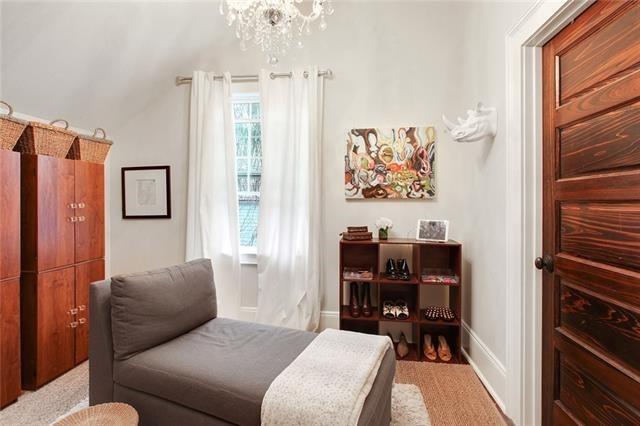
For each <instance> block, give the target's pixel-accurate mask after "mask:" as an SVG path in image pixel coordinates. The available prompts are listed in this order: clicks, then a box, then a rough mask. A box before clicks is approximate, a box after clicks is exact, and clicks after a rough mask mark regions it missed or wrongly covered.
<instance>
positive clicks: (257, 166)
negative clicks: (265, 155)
mask: <svg viewBox="0 0 640 426" xmlns="http://www.w3.org/2000/svg"><path fill="white" fill-rule="evenodd" d="M261 171H262V158H252V159H251V173H258V174H260V172H261Z"/></svg>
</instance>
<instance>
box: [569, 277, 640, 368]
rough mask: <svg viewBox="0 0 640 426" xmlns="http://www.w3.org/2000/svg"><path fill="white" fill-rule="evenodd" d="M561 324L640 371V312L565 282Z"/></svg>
mask: <svg viewBox="0 0 640 426" xmlns="http://www.w3.org/2000/svg"><path fill="white" fill-rule="evenodd" d="M560 293H561V294H560V327H563V328H567V329H568V330H569V331H571V332H572V333H573V335H575V336H577V337H579V338H580V339H582V340H583V341H585V342H587V343H588V344H589V345H591V346H594V347H597V348H598V349H599V350H600V351H601V352H603V353H606V354H607V356H609V357H611V358H616V359H617V360H618V361H619V362H621V363H624V364H626V367H627V368H630V369H632V370H634V371H635V372H636V374H640V314H639V313H638V312H634V311H633V310H631V309H628V308H625V307H622V306H620V305H618V304H616V303H614V302H613V301H608V300H602V299H601V298H600V297H598V296H597V295H596V294H594V293H592V292H590V291H588V290H586V289H584V288H579V287H577V286H574V285H572V284H569V283H567V282H562V284H561V288H560Z"/></svg>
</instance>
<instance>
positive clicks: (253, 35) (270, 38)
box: [220, 0, 333, 65]
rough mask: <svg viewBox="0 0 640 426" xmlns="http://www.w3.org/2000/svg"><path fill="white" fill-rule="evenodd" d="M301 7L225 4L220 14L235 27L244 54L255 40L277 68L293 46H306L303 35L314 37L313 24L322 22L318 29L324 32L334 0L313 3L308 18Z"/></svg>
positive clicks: (264, 1) (271, 2) (249, 1)
mask: <svg viewBox="0 0 640 426" xmlns="http://www.w3.org/2000/svg"><path fill="white" fill-rule="evenodd" d="M299 3H302V0H224V1H222V2H221V3H220V13H221V14H222V15H226V17H227V24H229V26H232V25H234V24H235V27H236V37H238V39H239V40H240V49H241V50H243V51H244V50H247V43H248V42H250V41H251V40H253V42H254V43H255V44H256V45H258V46H259V47H260V49H262V51H263V52H265V53H266V54H267V62H269V64H271V65H276V64H277V63H278V58H279V57H280V56H281V55H284V54H285V53H286V52H287V50H289V48H290V47H291V45H292V44H295V46H296V47H299V48H302V47H303V46H304V43H303V42H302V34H306V35H309V34H311V23H312V22H314V21H316V20H319V21H320V22H319V24H318V28H319V29H320V30H321V31H324V30H325V29H326V28H327V22H326V20H325V17H326V16H328V15H331V14H333V6H332V4H331V0H313V4H312V8H311V13H309V14H308V15H305V14H303V13H302V12H300V10H299V9H298V5H297V4H299ZM225 6H226V7H225Z"/></svg>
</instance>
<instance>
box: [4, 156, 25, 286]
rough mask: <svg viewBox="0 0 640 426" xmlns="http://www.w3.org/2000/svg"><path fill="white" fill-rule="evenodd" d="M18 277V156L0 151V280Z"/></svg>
mask: <svg viewBox="0 0 640 426" xmlns="http://www.w3.org/2000/svg"><path fill="white" fill-rule="evenodd" d="M19 276H20V154H19V153H17V152H11V151H5V150H0V280H5V279H7V278H15V277H19Z"/></svg>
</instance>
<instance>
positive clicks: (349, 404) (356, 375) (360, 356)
mask: <svg viewBox="0 0 640 426" xmlns="http://www.w3.org/2000/svg"><path fill="white" fill-rule="evenodd" d="M390 347H391V340H390V339H389V338H388V337H386V336H374V335H370V334H362V333H353V332H350V331H339V330H333V329H327V330H325V331H323V332H322V333H320V334H319V335H318V337H316V338H315V339H314V340H313V341H312V342H311V343H310V344H309V346H307V348H306V349H305V350H304V351H302V353H301V354H300V355H298V357H297V358H296V359H295V360H294V361H293V362H292V363H291V364H290V365H289V366H288V367H287V368H286V369H285V370H284V371H283V372H282V373H280V375H279V376H278V377H276V379H275V380H274V381H273V383H271V386H269V389H268V390H267V393H266V394H265V396H264V400H263V401H262V424H263V425H265V426H272V425H318V426H320V425H327V426H328V425H331V426H334V425H335V426H351V425H357V423H358V419H359V418H360V413H361V412H362V407H363V405H364V401H365V399H366V398H367V396H368V395H369V391H370V390H371V387H372V386H373V381H374V380H375V378H376V375H377V374H378V369H379V368H380V363H381V362H382V358H383V357H384V354H385V353H386V351H387V349H389V348H390Z"/></svg>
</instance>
